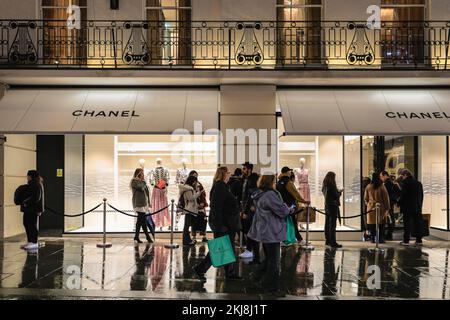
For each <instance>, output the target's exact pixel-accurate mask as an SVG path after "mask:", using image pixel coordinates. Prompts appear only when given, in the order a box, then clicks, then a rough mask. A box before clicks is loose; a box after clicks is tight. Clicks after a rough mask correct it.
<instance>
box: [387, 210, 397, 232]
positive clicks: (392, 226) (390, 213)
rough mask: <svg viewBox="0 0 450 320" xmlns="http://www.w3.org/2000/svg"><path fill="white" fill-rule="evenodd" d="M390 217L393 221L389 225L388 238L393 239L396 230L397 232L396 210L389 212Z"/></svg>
mask: <svg viewBox="0 0 450 320" xmlns="http://www.w3.org/2000/svg"><path fill="white" fill-rule="evenodd" d="M392 206H393V205H392ZM392 206H391V207H392ZM389 216H390V217H391V221H390V222H388V223H387V232H386V237H388V238H391V239H392V236H393V234H394V230H395V217H394V210H393V209H390V210H389Z"/></svg>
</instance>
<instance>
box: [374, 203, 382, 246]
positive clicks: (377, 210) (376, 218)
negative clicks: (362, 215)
mask: <svg viewBox="0 0 450 320" xmlns="http://www.w3.org/2000/svg"><path fill="white" fill-rule="evenodd" d="M380 206H381V205H380V204H379V203H378V202H377V204H376V205H375V223H376V226H375V227H376V234H375V237H376V245H375V246H376V250H377V251H378V250H379V248H378V245H379V243H380V228H379V225H378V223H379V221H378V216H379V214H380Z"/></svg>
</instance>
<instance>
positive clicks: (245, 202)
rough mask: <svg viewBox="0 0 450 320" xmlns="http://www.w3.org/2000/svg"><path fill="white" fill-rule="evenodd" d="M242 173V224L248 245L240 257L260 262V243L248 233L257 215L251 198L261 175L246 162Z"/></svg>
mask: <svg viewBox="0 0 450 320" xmlns="http://www.w3.org/2000/svg"><path fill="white" fill-rule="evenodd" d="M242 173H243V176H244V181H243V186H242V211H241V223H242V234H243V235H244V240H245V244H246V249H245V251H244V252H243V253H241V254H240V255H239V256H240V257H241V258H243V259H253V261H254V262H257V263H258V262H259V242H257V241H255V240H253V239H250V238H249V237H247V233H248V232H249V231H250V227H251V226H252V222H253V216H254V215H255V206H254V204H253V200H252V198H251V194H252V193H253V191H255V190H256V189H257V188H258V187H257V184H258V179H259V175H258V174H257V173H255V172H253V164H252V163H250V162H246V163H244V164H243V165H242Z"/></svg>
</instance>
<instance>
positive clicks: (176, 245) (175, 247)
mask: <svg viewBox="0 0 450 320" xmlns="http://www.w3.org/2000/svg"><path fill="white" fill-rule="evenodd" d="M171 202H172V204H171V205H170V244H165V245H164V248H167V249H177V248H178V247H179V245H178V244H176V243H173V218H174V216H173V215H174V213H175V200H174V199H172V200H171ZM185 219H186V217H185Z"/></svg>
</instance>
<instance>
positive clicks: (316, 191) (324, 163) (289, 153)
mask: <svg viewBox="0 0 450 320" xmlns="http://www.w3.org/2000/svg"><path fill="white" fill-rule="evenodd" d="M279 128H280V126H279ZM343 139H344V137H343V136H294V135H292V136H291V135H289V136H283V137H280V139H279V143H278V152H279V154H278V157H279V160H278V163H279V169H281V168H282V167H284V166H288V167H290V168H293V169H294V173H295V174H296V181H295V184H296V186H297V188H298V190H299V192H300V194H301V195H303V197H305V193H306V192H307V191H306V190H307V189H309V194H310V200H311V206H312V207H316V208H318V209H321V210H324V197H323V195H322V181H323V178H324V177H325V175H326V174H327V172H328V171H334V172H335V173H336V182H337V185H338V188H342V187H343V186H344V147H343V146H344V141H343ZM358 146H359V142H358ZM345 149H346V153H348V154H349V156H350V153H351V154H353V153H355V152H358V154H359V151H358V150H356V149H359V147H358V148H355V149H352V148H351V147H350V141H348V145H347V146H346V148H345ZM354 173H355V172H354V171H351V173H349V175H348V176H346V179H348V180H349V182H348V184H347V182H346V185H348V187H349V188H350V190H349V193H348V194H347V195H343V196H342V197H341V211H342V212H341V214H342V216H345V214H346V213H345V212H343V208H344V207H345V206H347V204H348V205H349V213H348V214H347V215H348V216H350V215H352V214H350V210H352V207H353V206H354V205H355V204H356V206H358V204H357V203H358V201H357V200H356V199H355V198H354V197H353V194H354V193H358V187H356V186H355V185H353V183H354V181H355V180H356V179H358V180H359V177H360V173H359V170H358V173H357V175H356V177H354ZM306 182H307V185H305V183H306ZM352 185H353V186H352ZM352 188H353V189H352ZM344 199H345V201H344ZM353 201H354V203H352V202H353ZM344 202H346V204H344ZM352 213H353V214H358V213H359V209H357V211H356V212H352ZM357 220H358V219H357ZM324 225H325V219H324V216H323V215H321V214H317V219H316V221H315V222H314V223H312V224H311V226H310V227H311V230H323V227H324ZM353 226H355V227H356V228H357V229H359V228H360V225H359V220H358V222H350V225H347V224H346V223H344V222H343V224H342V226H339V225H338V230H350V229H353Z"/></svg>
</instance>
